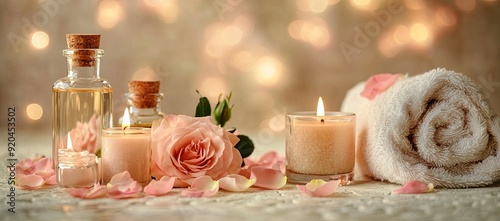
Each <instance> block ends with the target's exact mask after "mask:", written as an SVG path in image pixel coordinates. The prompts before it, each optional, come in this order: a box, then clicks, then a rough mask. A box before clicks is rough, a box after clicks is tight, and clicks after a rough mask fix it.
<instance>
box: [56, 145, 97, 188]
mask: <svg viewBox="0 0 500 221" xmlns="http://www.w3.org/2000/svg"><path fill="white" fill-rule="evenodd" d="M58 159H59V163H58V164H57V170H56V171H57V175H56V176H57V183H58V184H59V186H60V187H64V188H69V187H93V186H94V185H95V184H97V183H98V181H99V176H98V166H97V158H96V156H95V154H92V153H89V152H88V151H86V150H85V151H80V152H75V151H73V150H71V149H59V151H58Z"/></svg>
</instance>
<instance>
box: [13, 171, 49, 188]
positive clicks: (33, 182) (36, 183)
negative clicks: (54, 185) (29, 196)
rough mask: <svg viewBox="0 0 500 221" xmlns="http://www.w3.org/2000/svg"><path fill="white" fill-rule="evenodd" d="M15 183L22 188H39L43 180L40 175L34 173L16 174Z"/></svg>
mask: <svg viewBox="0 0 500 221" xmlns="http://www.w3.org/2000/svg"><path fill="white" fill-rule="evenodd" d="M16 183H17V185H18V186H20V187H22V188H27V189H36V188H39V187H41V186H42V185H43V183H44V180H43V177H42V176H39V175H35V174H30V175H24V174H20V175H18V178H17V182H16Z"/></svg>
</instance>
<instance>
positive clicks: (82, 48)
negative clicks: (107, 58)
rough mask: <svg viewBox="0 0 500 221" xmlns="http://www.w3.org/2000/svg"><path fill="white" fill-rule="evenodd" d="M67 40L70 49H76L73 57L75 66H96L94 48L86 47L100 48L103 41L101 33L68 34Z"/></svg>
mask: <svg viewBox="0 0 500 221" xmlns="http://www.w3.org/2000/svg"><path fill="white" fill-rule="evenodd" d="M66 42H67V44H68V49H73V50H75V53H74V55H73V57H72V59H73V62H72V64H73V66H77V67H92V66H95V54H96V52H95V51H94V50H86V49H99V46H100V43H101V35H94V34H67V35H66Z"/></svg>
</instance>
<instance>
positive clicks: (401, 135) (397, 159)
mask: <svg viewBox="0 0 500 221" xmlns="http://www.w3.org/2000/svg"><path fill="white" fill-rule="evenodd" d="M363 86H364V85H363V83H360V84H358V85H356V86H355V87H354V88H352V89H351V90H350V91H349V92H348V94H347V96H346V98H345V100H344V102H343V105H342V111H348V112H355V113H356V114H357V122H358V124H357V127H358V128H357V133H358V140H357V159H356V160H357V162H356V171H357V173H358V175H364V176H369V177H373V178H376V179H380V180H387V181H390V182H393V183H399V184H404V183H405V182H407V181H409V180H413V179H416V180H421V181H424V182H431V183H434V184H435V185H436V186H438V187H448V188H465V187H476V186H484V185H488V184H491V183H493V182H495V181H497V180H499V178H500V154H499V143H500V142H499V139H500V119H499V118H498V117H497V116H495V115H494V111H492V110H491V108H490V106H489V104H488V101H487V100H486V99H485V96H484V95H483V94H482V93H481V91H480V89H479V88H478V86H477V85H476V84H474V82H473V81H472V80H471V79H469V78H468V77H466V76H465V75H463V74H459V73H455V72H452V71H448V70H445V69H435V70H431V71H429V72H426V73H423V74H421V75H416V76H413V77H408V78H403V79H401V80H399V81H398V82H396V83H395V84H394V85H393V86H392V87H390V88H389V89H387V90H386V91H384V92H382V93H380V94H379V95H378V96H377V97H375V98H374V99H373V100H368V99H366V98H363V97H361V96H360V95H359V94H360V92H361V91H362V90H363ZM358 178H359V176H358Z"/></svg>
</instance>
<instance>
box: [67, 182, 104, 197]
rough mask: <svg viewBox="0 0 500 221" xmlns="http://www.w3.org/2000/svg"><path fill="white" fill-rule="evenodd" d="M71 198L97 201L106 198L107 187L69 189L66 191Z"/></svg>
mask: <svg viewBox="0 0 500 221" xmlns="http://www.w3.org/2000/svg"><path fill="white" fill-rule="evenodd" d="M66 192H68V193H69V194H70V195H71V196H73V197H77V198H81V199H95V198H100V197H103V196H106V194H107V193H108V189H107V188H106V186H101V185H96V186H94V187H93V188H69V189H67V190H66Z"/></svg>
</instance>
